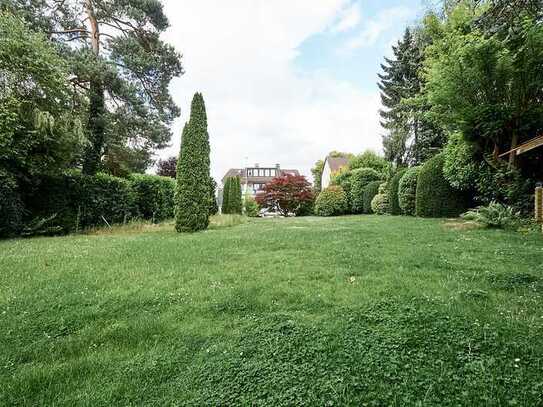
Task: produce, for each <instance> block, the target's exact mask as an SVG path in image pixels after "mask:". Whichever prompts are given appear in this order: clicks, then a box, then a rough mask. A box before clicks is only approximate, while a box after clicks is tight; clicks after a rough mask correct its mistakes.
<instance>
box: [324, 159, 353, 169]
mask: <svg viewBox="0 0 543 407" xmlns="http://www.w3.org/2000/svg"><path fill="white" fill-rule="evenodd" d="M326 162H327V163H328V166H329V167H330V171H331V172H336V171H339V170H340V168H342V167H345V166H346V165H347V164H349V159H348V158H347V157H345V156H341V157H330V156H328V157H326Z"/></svg>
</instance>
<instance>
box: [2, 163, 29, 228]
mask: <svg viewBox="0 0 543 407" xmlns="http://www.w3.org/2000/svg"><path fill="white" fill-rule="evenodd" d="M23 211H24V207H23V203H22V202H21V197H20V195H19V192H18V187H17V182H16V181H15V178H14V177H13V176H12V175H10V174H9V173H8V172H6V171H4V170H2V169H0V238H1V237H9V236H14V235H17V234H18V233H19V232H20V230H21V228H22V217H23Z"/></svg>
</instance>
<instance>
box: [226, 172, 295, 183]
mask: <svg viewBox="0 0 543 407" xmlns="http://www.w3.org/2000/svg"><path fill="white" fill-rule="evenodd" d="M278 171H279V174H278V176H281V175H286V174H290V175H300V171H298V170H294V169H285V168H280V169H278ZM237 176H240V177H241V178H242V181H245V180H247V182H252V183H259V184H265V183H267V182H270V181H271V180H272V179H274V178H275V176H273V177H259V176H256V175H250V176H247V169H246V168H243V169H242V168H230V169H229V170H228V171H226V174H224V177H222V183H223V184H224V183H225V181H226V179H227V178H230V177H237Z"/></svg>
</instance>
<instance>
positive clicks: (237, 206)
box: [228, 177, 243, 215]
mask: <svg viewBox="0 0 543 407" xmlns="http://www.w3.org/2000/svg"><path fill="white" fill-rule="evenodd" d="M228 200H229V203H228V204H229V211H230V212H229V213H235V214H240V215H241V213H242V210H243V203H242V201H241V180H240V178H239V177H233V178H232V185H231V186H230V197H229V199H228Z"/></svg>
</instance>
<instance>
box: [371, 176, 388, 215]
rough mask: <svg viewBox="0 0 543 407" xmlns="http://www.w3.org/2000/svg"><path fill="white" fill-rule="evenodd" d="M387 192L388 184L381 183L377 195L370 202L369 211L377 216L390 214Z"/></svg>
mask: <svg viewBox="0 0 543 407" xmlns="http://www.w3.org/2000/svg"><path fill="white" fill-rule="evenodd" d="M388 197H389V192H388V183H387V182H382V183H381V184H380V185H379V189H378V190H377V195H375V196H374V197H373V199H372V200H371V210H372V211H373V213H375V214H377V215H385V214H387V213H390V204H389V202H388Z"/></svg>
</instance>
